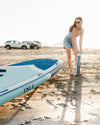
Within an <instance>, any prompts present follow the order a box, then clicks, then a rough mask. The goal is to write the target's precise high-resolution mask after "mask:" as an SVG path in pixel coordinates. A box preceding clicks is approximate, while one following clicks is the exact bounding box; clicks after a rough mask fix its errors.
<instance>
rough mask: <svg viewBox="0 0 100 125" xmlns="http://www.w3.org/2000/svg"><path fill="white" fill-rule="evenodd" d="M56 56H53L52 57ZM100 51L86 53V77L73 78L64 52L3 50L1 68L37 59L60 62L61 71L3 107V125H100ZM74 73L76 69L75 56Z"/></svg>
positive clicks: (0, 114)
mask: <svg viewBox="0 0 100 125" xmlns="http://www.w3.org/2000/svg"><path fill="white" fill-rule="evenodd" d="M52 53H53V55H52ZM99 56H100V50H94V49H85V50H84V53H83V55H82V57H81V72H82V76H80V77H75V76H70V75H69V72H68V65H67V57H66V53H65V50H64V49H63V48H58V47H56V48H54V49H52V48H47V47H44V48H41V49H39V50H32V49H29V50H21V49H11V50H6V49H5V48H0V66H3V65H8V64H13V63H17V62H21V61H25V60H31V59H36V58H52V57H53V58H56V59H60V60H61V61H62V67H61V69H60V70H59V71H58V72H57V73H56V74H55V75H54V76H53V77H52V78H51V79H49V80H48V81H46V82H44V83H43V84H41V85H40V86H38V87H37V88H35V89H33V90H31V91H29V92H27V93H25V94H24V95H21V96H19V97H17V98H15V99H13V100H12V101H10V102H7V103H5V104H3V105H1V106H0V125H99V124H100V57H99ZM72 64H73V69H74V70H75V69H76V66H75V63H74V56H72Z"/></svg>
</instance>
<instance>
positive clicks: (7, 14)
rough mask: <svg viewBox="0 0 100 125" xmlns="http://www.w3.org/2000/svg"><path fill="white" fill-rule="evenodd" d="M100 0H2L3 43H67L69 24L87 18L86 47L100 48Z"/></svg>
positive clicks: (0, 25) (0, 33) (0, 28)
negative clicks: (15, 41)
mask: <svg viewBox="0 0 100 125" xmlns="http://www.w3.org/2000/svg"><path fill="white" fill-rule="evenodd" d="M99 1H100V0H0V45H2V44H4V42H5V41H7V40H18V41H25V40H28V41H31V40H32V41H33V40H38V41H40V42H41V43H42V44H43V46H56V44H59V45H60V44H63V39H64V37H65V36H66V35H67V33H68V30H69V27H70V26H71V25H72V24H73V22H74V19H75V18H76V17H78V16H81V17H82V18H83V28H84V37H83V48H97V49H100V46H99V45H100V37H99V36H100V32H99V28H100V14H99V12H100V2H99Z"/></svg>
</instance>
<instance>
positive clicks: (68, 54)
mask: <svg viewBox="0 0 100 125" xmlns="http://www.w3.org/2000/svg"><path fill="white" fill-rule="evenodd" d="M66 53H67V62H68V66H69V70H70V74H74V73H73V71H72V62H71V51H70V50H69V49H67V48H66Z"/></svg>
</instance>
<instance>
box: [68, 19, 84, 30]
mask: <svg viewBox="0 0 100 125" xmlns="http://www.w3.org/2000/svg"><path fill="white" fill-rule="evenodd" d="M77 19H79V20H80V21H81V22H82V21H83V20H82V18H81V17H76V19H75V20H74V23H73V25H72V26H70V28H69V32H72V30H73V28H74V27H76V20H77Z"/></svg>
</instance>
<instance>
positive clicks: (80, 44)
mask: <svg viewBox="0 0 100 125" xmlns="http://www.w3.org/2000/svg"><path fill="white" fill-rule="evenodd" d="M83 34H84V29H83V28H82V29H81V34H80V39H79V47H80V52H81V53H82V40H83Z"/></svg>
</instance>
